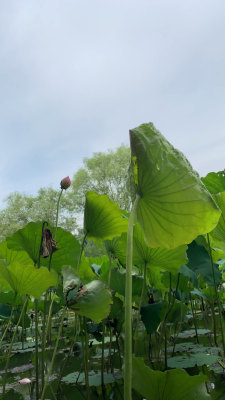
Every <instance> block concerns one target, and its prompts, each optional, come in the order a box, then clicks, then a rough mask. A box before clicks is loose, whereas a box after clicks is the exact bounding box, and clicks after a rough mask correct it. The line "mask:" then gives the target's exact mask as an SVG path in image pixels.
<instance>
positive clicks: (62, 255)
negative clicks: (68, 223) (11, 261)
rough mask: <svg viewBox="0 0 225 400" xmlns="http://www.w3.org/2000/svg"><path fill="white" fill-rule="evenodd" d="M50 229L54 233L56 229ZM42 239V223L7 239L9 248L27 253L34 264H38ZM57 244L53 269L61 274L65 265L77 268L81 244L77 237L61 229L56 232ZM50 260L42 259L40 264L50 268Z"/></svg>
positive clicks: (52, 262)
mask: <svg viewBox="0 0 225 400" xmlns="http://www.w3.org/2000/svg"><path fill="white" fill-rule="evenodd" d="M49 228H50V229H51V231H52V233H53V232H54V228H53V227H51V226H49ZM41 238H42V222H30V223H29V224H27V225H26V226H25V227H24V228H22V229H19V230H18V231H17V232H15V233H14V234H13V235H12V236H10V237H8V238H7V246H8V247H9V248H10V249H12V250H14V251H18V253H19V252H20V251H21V252H22V253H24V251H26V252H27V254H28V255H29V257H30V258H31V259H32V260H33V262H34V264H38V262H39V251H40V245H41ZM56 242H57V247H58V250H57V251H55V252H54V253H53V254H52V261H51V266H52V268H53V269H54V270H56V271H58V272H60V270H61V268H62V266H64V265H71V266H74V267H75V266H77V262H78V258H79V254H80V244H79V242H78V241H77V239H76V238H75V236H73V235H72V234H71V233H70V232H67V231H65V230H64V229H62V228H60V227H59V228H58V229H57V232H56ZM0 251H1V249H0ZM20 258H21V257H20ZM49 258H50V257H47V258H43V257H41V258H40V264H41V265H42V266H46V267H48V266H49Z"/></svg>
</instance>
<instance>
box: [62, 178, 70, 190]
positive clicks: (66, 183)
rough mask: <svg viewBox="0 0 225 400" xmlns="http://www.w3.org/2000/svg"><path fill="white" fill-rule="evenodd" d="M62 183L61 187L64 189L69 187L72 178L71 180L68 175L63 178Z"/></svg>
mask: <svg viewBox="0 0 225 400" xmlns="http://www.w3.org/2000/svg"><path fill="white" fill-rule="evenodd" d="M60 185H61V189H64V190H66V189H68V187H70V185H71V180H70V178H69V176H67V177H66V178H63V179H62V180H61V182H60Z"/></svg>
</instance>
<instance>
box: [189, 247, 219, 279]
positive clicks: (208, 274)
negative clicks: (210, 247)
mask: <svg viewBox="0 0 225 400" xmlns="http://www.w3.org/2000/svg"><path fill="white" fill-rule="evenodd" d="M187 254H188V259H189V262H188V267H189V268H190V269H191V270H192V271H194V272H195V274H196V275H201V276H202V277H203V278H204V280H205V282H206V283H207V284H208V285H209V286H214V279H213V272H212V264H211V260H210V256H209V254H208V252H207V251H206V250H205V248H204V247H203V246H199V245H198V244H197V243H196V242H195V241H194V242H192V243H191V244H190V245H189V246H188V251H187ZM213 269H214V275H215V282H216V284H217V285H218V284H219V283H220V282H221V278H222V276H221V272H220V271H219V269H218V266H217V264H215V263H214V264H213Z"/></svg>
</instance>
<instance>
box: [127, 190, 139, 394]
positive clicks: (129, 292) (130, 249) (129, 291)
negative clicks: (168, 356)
mask: <svg viewBox="0 0 225 400" xmlns="http://www.w3.org/2000/svg"><path fill="white" fill-rule="evenodd" d="M139 199H140V196H139V195H137V196H136V199H135V202H134V205H133V209H132V211H131V214H130V218H129V224H128V232H127V259H126V290H125V349H124V358H125V360H124V399H125V400H132V267H133V228H134V222H135V217H136V212H137V206H138V202H139Z"/></svg>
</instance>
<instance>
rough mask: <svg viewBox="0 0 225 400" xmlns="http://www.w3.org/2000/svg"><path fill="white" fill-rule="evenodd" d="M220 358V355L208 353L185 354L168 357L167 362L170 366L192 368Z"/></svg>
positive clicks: (214, 361)
mask: <svg viewBox="0 0 225 400" xmlns="http://www.w3.org/2000/svg"><path fill="white" fill-rule="evenodd" d="M220 358H221V357H220V356H218V355H213V354H207V353H196V354H184V355H182V356H175V357H172V358H168V360H167V364H168V367H169V368H192V367H194V366H195V365H197V366H199V367H200V366H202V365H210V364H214V363H216V362H217V360H219V359H220Z"/></svg>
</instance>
